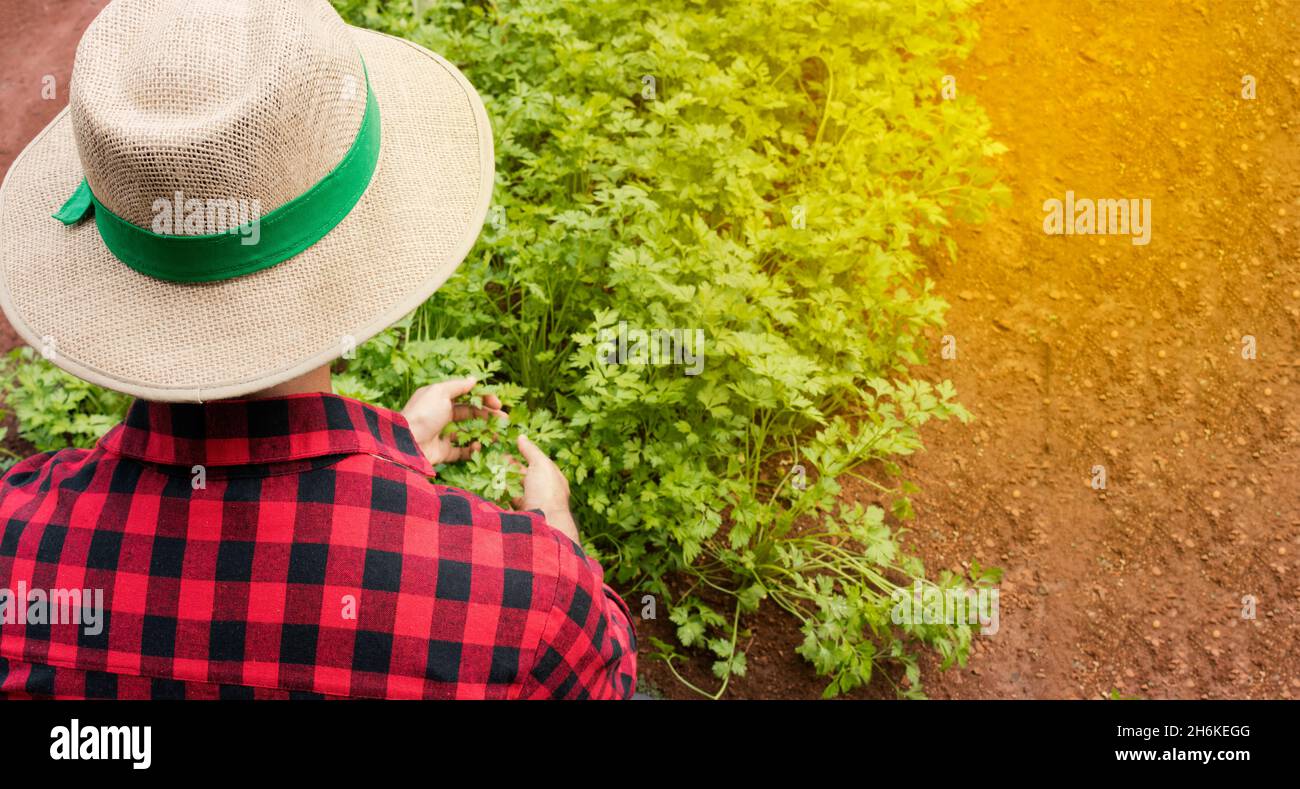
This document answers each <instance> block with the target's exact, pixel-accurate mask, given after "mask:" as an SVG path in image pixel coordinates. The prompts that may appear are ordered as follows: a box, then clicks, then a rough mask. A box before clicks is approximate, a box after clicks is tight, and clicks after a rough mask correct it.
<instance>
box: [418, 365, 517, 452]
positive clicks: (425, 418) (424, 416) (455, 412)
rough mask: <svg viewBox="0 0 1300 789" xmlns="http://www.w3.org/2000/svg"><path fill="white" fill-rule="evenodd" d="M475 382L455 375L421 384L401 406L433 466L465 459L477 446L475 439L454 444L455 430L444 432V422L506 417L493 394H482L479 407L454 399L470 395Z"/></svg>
mask: <svg viewBox="0 0 1300 789" xmlns="http://www.w3.org/2000/svg"><path fill="white" fill-rule="evenodd" d="M477 383H478V380H477V379H474V378H456V379H453V380H450V381H442V382H441V383H436V384H430V385H428V386H422V387H420V388H419V389H416V390H415V394H413V395H411V399H410V401H409V402H408V403H407V404H406V407H405V408H403V409H402V416H404V417H406V421H407V422H408V423H409V424H410V426H411V435H413V436H415V443H416V444H418V445H419V446H420V451H421V452H423V453H424V456H425V457H426V458H428V460H429V462H430V463H432V464H433V465H435V466H436V465H438V464H439V463H452V462H455V461H457V460H466V459H467V458H469V457H470V456H471V455H473V454H474V453H475V452H476V451H477V450H478V449H480V446H479V443H478V442H477V441H475V442H474V443H473V444H470V445H469V446H467V447H458V446H456V443H455V440H454V439H455V433H452V434H450V435H443V430H444V429H445V428H446V427H447V425H450V424H451V423H452V422H464V421H465V420H467V419H476V418H479V417H487V416H493V415H495V416H496V417H497V418H499V419H501V420H502V421H505V420H506V412H505V411H502V410H501V400H500V399H498V398H497V396H496V395H491V394H490V395H484V396H483V407H482V408H474V407H471V406H468V405H464V404H462V403H457V402H456V398H458V397H463V396H465V395H467V394H469V393H470V391H471V390H473V388H474V386H475V385H476V384H477Z"/></svg>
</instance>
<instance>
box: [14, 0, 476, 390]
mask: <svg viewBox="0 0 1300 789" xmlns="http://www.w3.org/2000/svg"><path fill="white" fill-rule="evenodd" d="M83 179H84V183H83ZM492 183H493V155H492V132H491V129H490V127H489V125H488V118H487V113H486V112H485V111H484V109H483V104H482V102H481V100H480V99H479V96H478V94H477V93H476V92H475V91H474V88H473V86H471V85H470V84H469V82H468V81H467V80H466V79H465V77H464V75H462V74H461V73H460V71H458V70H457V69H456V67H455V66H453V65H451V64H450V63H448V62H447V61H446V60H444V59H443V58H441V57H439V56H438V55H436V54H434V53H432V52H430V51H428V50H426V49H424V48H422V47H419V46H417V45H415V44H412V43H410V42H407V41H403V40H401V39H397V38H393V37H390V36H385V35H382V34H379V33H375V32H371V31H367V30H361V29H357V28H353V27H350V26H348V25H347V24H345V23H344V22H343V20H342V19H340V18H339V16H338V14H337V13H336V12H335V11H334V10H333V8H332V7H331V6H330V5H329V3H328V2H327V0H239V1H237V2H232V1H230V0H224V1H223V0H115V2H113V3H110V4H109V5H108V7H106V8H105V9H104V11H103V12H102V13H101V14H100V15H99V16H98V17H97V18H96V19H95V21H94V22H93V23H92V24H91V25H90V27H89V29H88V30H87V31H86V33H85V36H84V37H83V38H82V40H81V43H80V45H79V46H78V47H77V56H76V61H75V64H74V67H73V72H72V82H71V85H70V87H69V106H68V107H67V108H66V109H65V110H64V111H63V112H61V113H60V114H59V116H58V117H57V118H55V119H54V121H53V122H52V123H51V124H50V125H49V126H47V127H46V128H45V130H44V131H42V132H41V133H40V134H39V135H38V136H37V137H36V139H35V140H33V141H32V142H31V143H30V144H29V145H28V146H27V148H26V149H25V150H24V151H23V152H22V153H21V154H20V155H19V156H18V158H17V159H16V160H15V161H14V164H13V166H12V168H10V170H9V173H8V174H7V175H6V176H5V179H4V185H3V186H2V187H0V305H3V308H4V313H5V315H6V316H7V317H8V318H9V322H10V323H12V324H13V326H14V328H15V329H17V331H18V333H19V334H21V335H22V337H23V339H25V340H26V341H27V342H28V343H30V344H32V345H33V346H35V347H36V348H38V349H40V350H42V352H44V353H45V354H46V356H47V357H48V358H50V359H51V360H52V361H53V362H54V363H55V364H57V365H58V366H60V367H62V368H63V369H65V370H67V371H68V372H70V373H72V374H73V375H76V376H78V377H80V378H83V379H85V380H87V381H90V382H92V383H96V384H100V385H102V386H106V387H109V388H112V389H116V390H118V391H122V392H127V393H129V394H133V395H136V396H139V397H144V398H149V399H154V400H170V401H204V400H212V399H218V398H230V397H238V396H240V395H244V394H248V393H250V392H254V391H257V390H259V389H264V388H266V387H269V386H272V385H274V384H277V383H281V382H283V381H286V380H288V379H290V378H293V377H295V376H298V375H301V374H302V373H304V372H307V371H308V370H311V369H312V368H314V367H318V366H320V365H322V364H325V363H327V362H329V361H331V360H332V359H335V358H337V357H339V356H341V355H344V354H345V353H346V352H347V351H348V350H349V349H350V348H352V347H355V345H357V344H360V343H361V342H363V341H364V340H366V339H368V338H370V337H371V336H373V335H375V334H377V333H378V332H380V331H382V330H383V329H384V328H386V327H387V326H389V325H391V324H392V323H394V322H396V321H397V320H399V319H400V318H401V317H402V316H403V315H405V314H406V313H408V312H410V311H411V310H413V309H414V308H415V307H416V306H418V305H419V304H420V303H421V302H422V301H423V300H425V299H426V298H428V297H429V295H430V294H432V293H433V292H434V291H435V290H437V289H438V287H439V286H441V285H442V284H443V282H445V281H446V280H447V278H448V277H449V276H450V275H451V273H452V272H453V271H454V270H455V269H456V267H457V266H458V265H459V264H460V262H461V260H462V259H464V257H465V255H466V254H468V252H469V250H470V247H471V246H473V244H474V241H475V238H476V237H477V235H478V232H479V229H480V228H481V226H482V224H483V219H484V217H485V216H486V214H487V210H488V202H489V200H490V198H491V193H492ZM56 214H57V216H55V215H56Z"/></svg>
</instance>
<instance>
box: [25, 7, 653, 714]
mask: <svg viewBox="0 0 1300 789" xmlns="http://www.w3.org/2000/svg"><path fill="white" fill-rule="evenodd" d="M492 183H493V155H492V137H491V130H490V128H489V127H488V122H487V115H486V112H485V111H484V109H483V106H482V104H481V101H480V99H479V97H478V95H477V94H476V93H475V91H474V89H473V88H472V86H470V84H469V82H468V81H467V80H466V79H465V78H464V76H463V75H461V73H460V72H459V71H458V70H457V69H456V68H455V67H454V66H452V65H451V64H450V63H447V62H446V61H445V60H443V59H442V58H440V57H438V56H437V55H435V54H433V53H431V52H429V51H427V50H425V49H423V48H421V47H418V46H415V45H413V44H410V43H409V42H405V41H401V40H398V39H394V38H389V37H386V36H382V35H379V34H376V33H372V32H369V31H364V30H358V29H354V28H350V27H348V26H347V25H345V24H344V23H343V22H342V20H341V19H339V17H338V16H337V14H336V13H335V12H334V11H333V10H332V8H331V7H330V6H329V4H328V3H327V2H325V0H293V2H285V1H284V0H246V1H245V2H217V1H216V0H211V1H208V0H203V1H201V2H196V0H116V2H114V3H112V4H110V5H109V6H108V7H107V8H106V9H105V10H104V11H103V12H102V13H101V15H100V16H99V17H98V18H97V19H96V20H95V22H94V23H92V25H91V27H90V28H89V29H88V30H87V32H86V34H85V36H84V38H83V39H82V41H81V43H80V45H79V47H78V50H77V59H76V63H75V66H74V69H73V79H72V84H71V88H70V97H69V108H68V109H67V110H65V111H64V112H63V113H62V114H61V115H59V117H57V118H56V119H55V120H54V121H53V122H52V123H51V125H50V126H49V127H47V128H46V129H45V130H44V131H43V132H42V133H41V134H40V135H39V136H38V137H37V138H36V139H35V140H34V141H33V142H32V143H31V144H30V145H29V146H28V147H27V149H26V150H25V151H24V152H23V153H22V154H21V155H20V156H19V157H18V159H17V160H16V161H15V162H14V165H13V167H12V168H11V170H10V172H9V173H8V175H7V176H6V178H5V181H4V185H3V187H2V188H0V238H3V239H4V240H3V242H0V304H2V305H3V308H4V311H5V314H6V316H7V317H8V318H9V320H10V322H11V323H12V324H13V326H14V327H15V329H16V330H17V331H18V332H19V333H20V334H21V335H22V336H23V337H24V338H25V339H26V340H27V341H28V342H29V343H31V344H33V345H35V346H37V347H40V348H41V349H42V350H43V351H44V352H45V354H46V356H47V357H48V358H50V359H51V360H52V361H54V363H56V364H58V365H59V366H60V367H62V368H64V369H65V370H67V371H69V372H71V373H73V374H75V375H78V376H80V377H82V378H84V379H86V380H89V381H91V382H93V383H97V384H100V385H104V386H109V387H112V388H115V389H117V390H119V391H123V392H127V393H129V394H133V395H136V396H137V397H139V398H140V399H139V400H137V401H136V402H135V404H134V405H133V406H132V407H131V410H130V413H129V414H128V416H127V418H126V420H125V421H124V422H123V424H121V425H118V426H117V427H115V428H113V429H112V430H111V431H110V432H109V433H108V434H107V435H106V436H105V437H104V438H103V439H102V440H101V441H100V442H99V444H98V445H97V446H96V447H95V448H93V449H91V450H72V449H69V450H63V451H61V452H57V453H46V454H43V455H38V456H36V457H33V458H29V459H27V460H25V461H23V462H21V463H19V464H18V465H16V466H15V467H14V468H13V469H11V470H10V471H9V473H8V474H6V475H5V477H4V478H3V480H0V696H14V697H31V696H36V697H63V698H85V697H89V698H102V697H109V698H160V697H183V698H285V697H288V698H294V697H312V698H315V697H377V698H626V697H629V696H631V695H632V693H633V691H634V686H635V675H636V656H635V649H636V642H635V636H634V634H633V631H632V626H631V622H630V619H631V618H630V615H629V613H628V610H627V607H626V605H625V604H624V603H623V601H622V600H620V599H619V597H618V595H617V594H615V593H614V592H613V591H612V590H610V589H609V588H608V587H607V586H606V585H605V584H604V583H603V581H602V571H601V568H600V566H599V565H598V564H597V563H596V562H595V561H593V560H592V559H590V558H589V557H587V556H586V555H585V553H584V552H583V550H582V547H581V543H580V538H579V534H578V530H577V525H576V524H575V522H574V520H573V517H572V515H571V514H570V512H569V500H568V496H569V490H568V484H567V482H566V481H565V479H564V476H563V474H562V473H561V472H560V470H559V468H558V467H557V466H556V465H555V464H554V463H553V462H552V461H551V460H550V459H548V458H547V457H546V455H545V454H543V453H542V451H541V450H540V449H538V448H537V447H536V446H535V445H534V444H532V443H531V442H530V441H529V440H528V439H527V438H521V439H520V440H519V446H518V449H519V451H520V453H521V455H522V456H523V458H524V460H525V462H526V470H525V476H524V493H523V496H522V498H521V499H520V500H518V501H516V502H515V504H516V506H517V507H518V508H519V511H505V510H502V509H501V508H499V507H497V506H495V505H493V504H491V503H489V502H487V501H484V500H482V499H480V498H478V497H477V496H474V495H473V494H471V493H468V492H466V491H462V490H457V489H454V488H450V487H446V486H442V485H439V484H436V482H431V481H430V478H431V477H434V476H435V474H436V471H435V468H434V467H435V466H437V465H439V464H443V463H451V462H457V461H460V460H463V459H465V458H466V457H467V456H468V455H469V454H470V453H471V452H473V451H474V449H475V447H472V446H471V447H457V446H456V445H455V442H454V441H453V439H452V435H451V431H452V430H453V429H454V423H455V422H457V421H460V420H464V419H469V418H483V417H490V418H497V419H504V418H506V415H505V414H504V413H503V411H502V410H501V403H500V402H499V401H498V400H496V399H495V398H493V397H491V396H485V397H484V398H483V400H482V403H483V406H482V407H479V408H474V407H471V406H469V405H464V404H460V403H458V400H459V399H461V398H463V397H465V396H467V395H470V394H471V393H472V392H473V389H474V386H475V385H476V382H475V381H474V380H473V379H463V380H454V381H445V382H442V383H438V384H434V385H431V386H426V387H424V388H422V389H420V390H419V391H417V392H416V394H415V395H414V396H413V397H412V398H411V401H410V402H409V403H408V404H407V405H406V407H405V408H404V409H403V410H402V412H401V413H400V414H399V413H394V412H391V411H387V410H385V409H382V408H377V407H373V406H369V405H366V404H363V403H360V402H357V401H355V400H349V399H347V398H343V397H338V396H335V395H333V394H332V393H331V389H330V372H329V371H330V362H331V361H332V360H333V359H334V358H336V357H338V356H340V355H343V354H345V353H346V352H347V351H348V350H349V349H350V348H351V347H354V346H355V344H356V343H359V342H361V341H363V340H365V339H367V338H369V337H370V336H372V335H374V334H375V333H377V332H379V331H381V330H382V329H383V328H384V327H385V326H387V325H389V324H391V323H393V322H395V321H396V320H398V319H399V318H400V317H401V316H402V315H403V314H405V313H407V312H409V311H410V310H411V309H413V308H414V307H415V306H417V305H418V304H420V303H421V302H422V301H424V300H425V299H427V298H428V297H429V295H430V294H431V293H433V291H435V290H436V289H437V288H438V287H439V286H441V285H442V283H443V282H445V281H446V279H447V277H449V276H450V275H451V273H452V271H453V270H454V269H455V268H456V266H457V265H459V263H460V262H461V260H462V259H463V258H464V256H465V255H466V253H467V252H468V250H469V249H470V248H471V246H472V245H473V243H474V240H475V237H476V236H477V233H478V230H479V228H480V227H481V225H482V222H483V219H484V216H485V215H486V212H487V209H488V204H489V201H490V197H491V191H492ZM69 195H71V197H69ZM51 214H54V217H51ZM231 217H236V219H235V220H234V221H232V220H231ZM56 220H57V221H56Z"/></svg>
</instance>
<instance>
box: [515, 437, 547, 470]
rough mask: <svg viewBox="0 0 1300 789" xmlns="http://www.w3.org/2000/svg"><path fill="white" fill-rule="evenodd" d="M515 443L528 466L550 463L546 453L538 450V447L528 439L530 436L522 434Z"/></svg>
mask: <svg viewBox="0 0 1300 789" xmlns="http://www.w3.org/2000/svg"><path fill="white" fill-rule="evenodd" d="M515 443H516V444H517V445H518V446H519V454H521V455H523V456H524V460H526V461H528V465H530V466H531V465H533V464H534V463H547V462H549V461H550V458H548V457H547V456H546V453H545V452H543V451H542V450H540V449H538V448H537V445H536V444H534V443H533V442H532V441H530V440H529V439H528V436H526V435H523V434H522V433H521V434H519V439H518V440H517V441H516V442H515Z"/></svg>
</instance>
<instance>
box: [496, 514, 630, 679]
mask: <svg viewBox="0 0 1300 789" xmlns="http://www.w3.org/2000/svg"><path fill="white" fill-rule="evenodd" d="M555 538H556V541H557V542H558V543H559V552H560V556H559V572H558V573H557V575H558V582H557V584H556V589H555V597H554V600H553V601H552V604H551V609H550V612H549V613H548V615H547V620H546V625H545V627H544V628H543V631H542V637H541V642H540V643H539V644H538V646H537V650H536V653H535V658H534V661H533V665H532V667H531V669H530V670H529V671H528V674H527V676H526V677H525V678H524V682H523V689H522V691H521V692H520V698H526V699H528V698H532V699H546V698H550V699H626V698H631V696H632V693H633V692H634V691H635V690H636V633H635V631H634V630H633V629H632V616H631V613H630V612H629V611H628V608H627V604H626V603H624V602H623V599H622V598H621V597H619V596H618V593H617V592H615V591H614V590H613V589H610V588H609V587H608V586H606V585H605V583H604V572H603V571H602V570H601V567H600V564H598V563H597V562H596V561H595V560H594V559H591V558H589V557H588V556H587V555H586V554H585V553H583V551H582V548H580V547H579V546H578V545H577V544H575V543H574V542H573V541H572V540H570V539H569V538H568V537H565V536H564V535H562V534H560V533H558V532H556V533H555Z"/></svg>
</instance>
